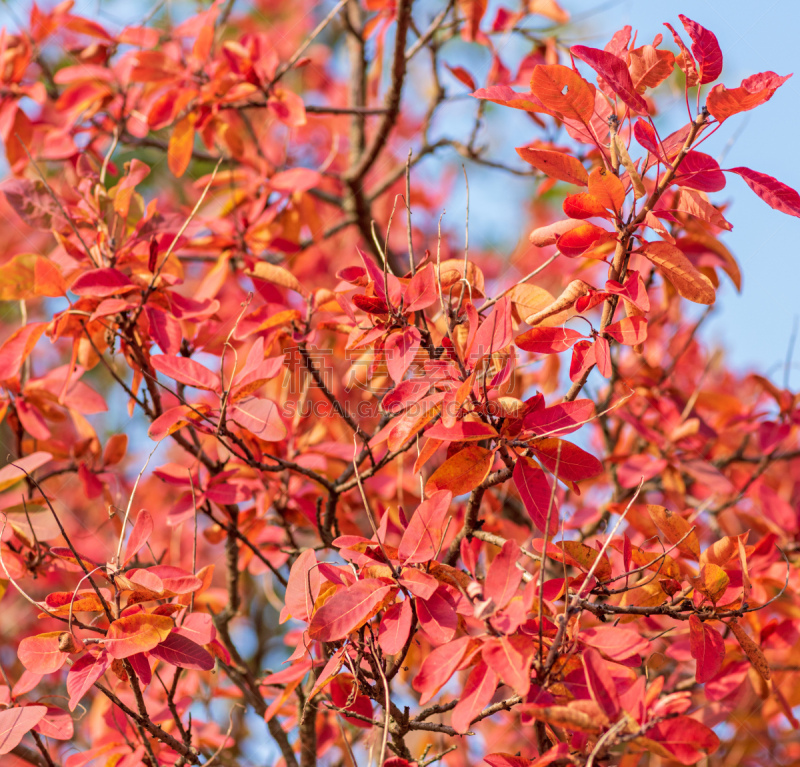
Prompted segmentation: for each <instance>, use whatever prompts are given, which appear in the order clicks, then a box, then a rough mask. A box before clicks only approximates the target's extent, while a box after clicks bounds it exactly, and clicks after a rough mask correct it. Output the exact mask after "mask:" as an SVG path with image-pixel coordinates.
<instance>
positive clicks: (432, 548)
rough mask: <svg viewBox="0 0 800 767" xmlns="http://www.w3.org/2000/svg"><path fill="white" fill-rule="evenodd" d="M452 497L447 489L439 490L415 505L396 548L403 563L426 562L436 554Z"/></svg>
mask: <svg viewBox="0 0 800 767" xmlns="http://www.w3.org/2000/svg"><path fill="white" fill-rule="evenodd" d="M452 499H453V494H452V493H451V492H450V491H449V490H440V491H438V492H436V493H434V494H433V495H431V497H430V498H428V499H426V500H424V501H423V502H422V503H421V504H420V505H419V506H418V507H417V510H416V511H415V512H414V516H413V517H411V521H410V522H409V524H408V527H407V528H406V531H405V532H404V533H403V537H402V538H401V540H400V546H399V547H398V549H397V556H398V558H399V559H400V560H402V561H403V562H404V563H405V564H407V565H412V564H417V563H421V562H428V561H429V560H430V559H432V558H433V556H434V554H436V551H437V550H438V548H439V546H440V545H441V543H442V536H443V534H444V521H445V519H446V518H447V512H448V510H449V508H450V503H451V501H452Z"/></svg>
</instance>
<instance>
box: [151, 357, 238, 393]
mask: <svg viewBox="0 0 800 767" xmlns="http://www.w3.org/2000/svg"><path fill="white" fill-rule="evenodd" d="M150 362H152V364H153V367H154V368H155V369H156V370H157V371H158V372H159V373H163V374H164V375H165V376H167V377H168V378H172V379H173V380H174V381H178V383H182V384H186V385H187V386H193V387H194V388H195V389H205V390H207V391H213V392H217V393H218V394H219V393H221V392H222V387H221V386H220V382H219V376H218V375H216V374H215V373H212V372H211V371H210V370H209V369H208V368H206V367H203V366H202V365H201V364H200V363H199V362H195V361H194V360H191V359H187V358H186V357H170V356H167V355H166V354H156V355H154V356H153V357H151V358H150Z"/></svg>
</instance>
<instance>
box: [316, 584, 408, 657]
mask: <svg viewBox="0 0 800 767" xmlns="http://www.w3.org/2000/svg"><path fill="white" fill-rule="evenodd" d="M393 588H395V587H394V586H391V585H388V584H386V583H385V582H384V581H382V580H380V579H379V578H367V579H365V580H363V581H356V582H355V583H354V584H353V585H352V586H348V587H347V588H344V589H342V590H340V591H337V592H336V593H335V594H334V595H333V596H332V597H331V598H330V599H328V601H327V602H325V604H324V605H322V607H320V608H319V610H317V611H316V612H315V613H314V617H313V618H312V619H311V623H310V625H309V627H308V634H309V636H310V637H311V638H312V639H316V640H317V641H320V642H338V641H339V640H340V639H344V638H345V637H346V636H347V635H348V634H350V633H351V632H353V631H355V630H356V629H357V628H359V627H360V626H363V625H364V624H365V623H366V622H367V621H368V620H369V619H370V618H371V617H372V615H373V614H374V613H375V610H376V609H377V608H378V606H379V605H380V604H381V603H382V602H383V600H384V599H385V598H386V597H387V595H388V594H389V592H390V591H391V590H392V589H393Z"/></svg>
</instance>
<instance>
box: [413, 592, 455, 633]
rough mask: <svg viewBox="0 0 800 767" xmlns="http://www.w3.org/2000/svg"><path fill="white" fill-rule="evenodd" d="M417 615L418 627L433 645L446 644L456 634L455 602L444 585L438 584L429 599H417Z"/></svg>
mask: <svg viewBox="0 0 800 767" xmlns="http://www.w3.org/2000/svg"><path fill="white" fill-rule="evenodd" d="M417 617H418V618H419V625H420V628H421V629H422V630H423V631H424V632H425V634H427V636H428V637H429V638H430V640H431V642H433V644H435V645H443V644H446V643H447V642H449V641H451V640H452V639H453V637H454V636H455V635H456V629H457V628H458V615H457V614H456V603H455V601H454V600H453V598H452V597H451V596H450V594H449V593H448V592H447V590H446V588H445V587H444V586H439V588H438V589H437V590H436V591H435V592H434V593H433V595H432V596H431V597H430V598H429V599H417Z"/></svg>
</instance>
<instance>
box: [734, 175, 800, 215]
mask: <svg viewBox="0 0 800 767" xmlns="http://www.w3.org/2000/svg"><path fill="white" fill-rule="evenodd" d="M730 172H731V173H736V174H738V175H739V176H741V177H742V178H743V179H744V182H745V184H747V186H749V187H750V188H751V189H752V190H753V191H754V192H755V193H756V194H757V195H758V196H759V197H760V198H761V199H762V200H764V202H765V203H767V205H769V206H770V208H775V210H779V211H780V212H781V213H786V214H788V215H790V216H797V217H798V218H800V194H798V193H797V192H796V191H795V190H794V189H792V188H791V187H790V186H786V184H783V183H781V182H780V181H778V180H777V179H775V178H773V177H772V176H768V175H767V174H766V173H759V172H758V171H757V170H750V168H741V167H740V168H731V169H730Z"/></svg>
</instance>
